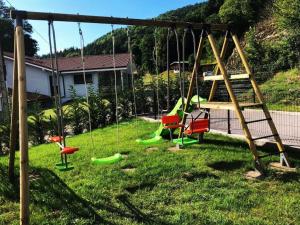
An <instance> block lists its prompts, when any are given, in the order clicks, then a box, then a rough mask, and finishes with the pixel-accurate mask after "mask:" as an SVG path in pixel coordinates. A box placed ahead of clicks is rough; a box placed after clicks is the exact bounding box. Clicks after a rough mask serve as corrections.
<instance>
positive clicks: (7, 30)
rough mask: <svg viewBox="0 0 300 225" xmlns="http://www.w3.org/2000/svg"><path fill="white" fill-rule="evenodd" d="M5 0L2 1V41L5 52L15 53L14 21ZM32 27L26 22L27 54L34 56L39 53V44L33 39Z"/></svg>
mask: <svg viewBox="0 0 300 225" xmlns="http://www.w3.org/2000/svg"><path fill="white" fill-rule="evenodd" d="M10 9H11V8H8V7H7V6H5V4H4V2H3V0H0V27H1V29H0V40H2V46H3V51H7V52H13V50H14V43H13V40H14V21H13V20H12V19H11V18H10V16H9V10H10ZM32 33H33V30H32V26H31V25H30V24H29V23H28V22H27V21H26V20H25V21H24V41H25V54H26V55H28V56H34V55H35V54H36V53H37V51H38V43H37V41H36V40H34V39H33V38H32V37H31V34H32Z"/></svg>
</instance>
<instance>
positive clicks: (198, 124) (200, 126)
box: [184, 119, 209, 136]
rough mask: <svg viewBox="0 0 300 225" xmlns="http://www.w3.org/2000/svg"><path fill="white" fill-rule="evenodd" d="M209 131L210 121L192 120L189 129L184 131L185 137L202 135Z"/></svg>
mask: <svg viewBox="0 0 300 225" xmlns="http://www.w3.org/2000/svg"><path fill="white" fill-rule="evenodd" d="M208 131H209V119H197V120H192V121H191V122H190V124H189V127H188V129H186V130H185V131H184V134H185V135H189V136H190V135H192V134H201V133H204V132H208Z"/></svg>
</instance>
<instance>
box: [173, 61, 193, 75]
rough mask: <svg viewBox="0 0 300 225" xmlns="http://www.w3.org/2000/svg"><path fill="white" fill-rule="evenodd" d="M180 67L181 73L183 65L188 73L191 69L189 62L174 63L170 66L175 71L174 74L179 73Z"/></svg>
mask: <svg viewBox="0 0 300 225" xmlns="http://www.w3.org/2000/svg"><path fill="white" fill-rule="evenodd" d="M179 65H180V68H181V71H182V68H183V65H184V68H185V71H187V70H188V68H189V62H188V61H180V62H178V61H174V62H172V63H171V64H170V68H171V69H172V70H173V72H174V73H179Z"/></svg>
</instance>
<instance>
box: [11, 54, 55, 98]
mask: <svg viewBox="0 0 300 225" xmlns="http://www.w3.org/2000/svg"><path fill="white" fill-rule="evenodd" d="M5 65H6V71H7V77H6V80H7V87H9V88H12V84H13V61H12V60H11V59H7V58H6V59H5ZM26 85H27V86H26V88H27V91H28V92H32V93H38V94H42V95H46V96H51V90H50V81H49V73H48V72H47V71H43V70H42V69H40V68H36V67H33V66H29V65H26Z"/></svg>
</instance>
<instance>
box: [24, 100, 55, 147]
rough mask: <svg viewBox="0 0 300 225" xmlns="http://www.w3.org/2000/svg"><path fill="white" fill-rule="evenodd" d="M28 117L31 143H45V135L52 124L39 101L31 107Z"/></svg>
mask: <svg viewBox="0 0 300 225" xmlns="http://www.w3.org/2000/svg"><path fill="white" fill-rule="evenodd" d="M28 116H29V117H28V130H29V139H30V141H31V142H32V144H43V143H45V135H46V134H47V131H48V129H49V127H50V123H49V120H47V118H46V116H45V112H44V111H43V110H42V108H41V106H40V103H39V102H38V101H35V102H34V103H33V105H31V107H30V110H29V112H28Z"/></svg>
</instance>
